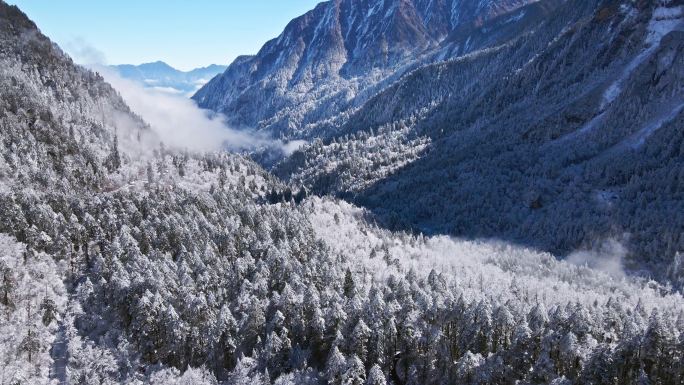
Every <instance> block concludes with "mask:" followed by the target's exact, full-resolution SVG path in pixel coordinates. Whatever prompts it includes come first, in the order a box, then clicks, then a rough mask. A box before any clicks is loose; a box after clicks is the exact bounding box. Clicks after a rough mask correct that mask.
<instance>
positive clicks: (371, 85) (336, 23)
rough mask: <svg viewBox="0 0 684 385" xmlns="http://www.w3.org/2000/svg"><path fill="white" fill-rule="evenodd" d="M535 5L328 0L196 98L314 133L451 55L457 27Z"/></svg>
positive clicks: (233, 113) (281, 129)
mask: <svg viewBox="0 0 684 385" xmlns="http://www.w3.org/2000/svg"><path fill="white" fill-rule="evenodd" d="M529 3H533V1H532V0H482V1H478V2H471V1H462V0H439V1H426V0H391V1H380V0H333V1H327V2H324V3H321V4H319V5H318V6H317V7H316V8H315V9H314V10H312V11H310V12H308V13H306V14H305V15H303V16H301V17H298V18H296V19H294V20H292V21H291V22H290V23H289V24H288V26H287V27H286V28H285V30H284V31H283V33H282V34H281V35H280V36H279V37H278V38H276V39H273V40H271V41H269V42H267V43H266V44H265V45H264V46H263V48H262V49H261V50H260V51H259V52H258V53H257V54H256V55H255V56H243V57H240V58H238V59H237V60H235V62H233V64H231V65H230V66H229V68H228V69H227V70H226V72H225V73H224V74H222V75H221V76H218V77H216V78H215V79H213V80H212V81H211V82H209V83H208V84H207V85H206V86H204V87H203V88H202V89H200V90H199V91H198V92H197V94H196V95H195V96H194V97H193V98H194V99H195V100H196V101H197V102H198V104H199V105H200V107H203V108H208V109H212V110H215V111H219V112H223V113H225V114H226V115H227V116H228V117H229V118H230V119H231V121H232V123H234V124H236V125H243V126H248V127H254V128H259V129H263V130H267V131H270V132H272V133H274V134H275V135H278V136H284V137H287V138H292V137H299V138H301V137H312V136H316V135H318V134H319V132H317V131H316V129H315V127H313V126H312V125H315V124H316V123H318V122H320V121H323V120H326V119H330V118H333V117H335V116H336V115H338V114H340V113H344V112H345V111H349V110H350V109H353V108H354V107H355V106H358V105H360V104H362V103H363V102H364V101H365V100H366V99H367V98H368V97H369V96H371V95H372V94H373V93H374V92H376V89H375V87H376V86H378V85H380V84H382V83H384V82H387V81H391V80H392V79H395V78H397V77H399V76H401V75H402V74H404V73H406V72H408V71H410V70H411V69H413V68H415V67H416V66H418V65H420V64H421V63H422V62H423V60H427V61H428V62H432V61H434V60H438V59H439V60H442V59H444V58H446V57H447V56H449V55H450V51H449V50H442V47H441V44H442V43H443V42H444V41H445V39H446V38H447V37H448V36H450V34H451V33H452V32H453V31H455V30H456V29H457V28H460V27H463V26H481V25H483V24H484V23H486V22H487V21H490V20H492V19H495V18H496V17H497V16H501V15H504V14H508V13H510V12H513V11H515V10H517V9H520V8H521V7H523V6H525V5H527V4H529ZM476 48H477V46H476V45H474V44H473V45H470V46H468V47H465V48H463V49H461V50H458V52H464V51H468V50H472V49H476ZM452 51H453V50H452ZM426 56H427V57H426Z"/></svg>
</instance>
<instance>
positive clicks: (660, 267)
mask: <svg viewBox="0 0 684 385" xmlns="http://www.w3.org/2000/svg"><path fill="white" fill-rule="evenodd" d="M542 3H544V2H540V3H539V4H540V5H541V4H542ZM541 14H543V15H544V18H543V21H542V22H541V23H540V24H539V25H538V27H537V28H535V29H534V30H533V31H527V32H523V33H522V34H521V35H519V36H518V37H517V38H515V39H512V40H510V41H508V42H507V43H505V44H501V45H497V46H494V47H491V48H488V49H484V50H480V51H477V52H473V53H471V54H466V55H463V56H461V57H458V58H457V59H454V60H450V61H446V62H443V63H437V64H433V65H428V66H425V67H422V68H419V69H417V70H415V71H413V72H412V73H410V74H408V75H406V76H404V77H403V78H402V79H401V80H399V81H397V82H396V83H395V84H393V85H391V86H390V87H388V88H387V89H385V90H384V91H382V92H380V93H379V94H378V95H376V96H375V97H373V98H371V99H370V100H369V101H368V102H367V103H365V104H364V105H363V106H362V107H360V108H359V109H358V111H356V112H355V113H354V114H352V115H351V116H350V117H349V118H348V119H347V120H345V121H344V122H343V123H342V124H341V125H340V126H339V127H338V128H337V130H339V132H341V134H340V136H337V137H335V138H334V139H333V140H324V141H322V142H314V143H312V144H311V145H309V146H308V147H305V148H304V149H303V150H302V151H301V152H300V153H296V154H294V155H293V156H292V157H291V158H290V159H288V160H286V161H285V162H283V164H281V165H280V166H279V167H278V168H277V169H276V172H277V173H278V174H279V175H282V176H284V177H289V178H291V179H292V180H293V181H296V182H297V183H303V184H305V185H306V186H307V187H310V188H312V189H314V191H318V192H321V193H329V192H333V193H338V194H340V195H342V196H344V197H348V198H350V199H353V200H355V202H358V203H361V204H363V205H365V206H367V207H370V208H373V209H374V211H376V212H377V213H378V214H380V215H381V217H383V218H384V219H385V220H386V224H388V225H390V226H391V227H394V228H412V229H416V230H419V231H423V232H427V233H448V234H456V235H462V236H467V237H473V238H480V237H482V238H503V239H507V240H513V241H515V242H519V243H522V244H525V245H531V246H535V247H539V248H543V249H546V250H551V251H553V252H555V253H558V254H567V253H569V252H571V251H573V250H576V249H580V248H591V247H593V246H594V245H596V244H598V243H601V242H603V240H605V239H608V238H614V239H618V240H620V241H621V242H623V243H624V244H625V245H627V246H628V250H629V261H628V262H629V266H630V267H631V268H633V269H640V268H642V267H647V268H648V269H649V270H650V271H651V274H655V275H656V276H658V278H660V279H667V278H670V279H673V280H675V281H679V282H680V283H681V276H682V272H681V271H675V270H678V269H681V267H675V266H674V265H673V262H672V261H673V258H674V256H675V255H676V253H677V252H680V251H682V250H683V249H684V238H683V237H682V231H681V229H682V228H684V217H683V216H682V215H681V213H683V212H684V210H683V209H684V206H682V205H683V204H684V195H683V194H684V190H683V188H684V187H683V186H684V185H683V184H682V181H683V180H684V179H682V177H683V174H682V173H681V170H682V165H683V164H684V158H682V156H683V154H684V153H683V152H682V148H683V147H682V143H684V142H682V140H683V137H682V129H681V128H682V127H683V120H682V119H684V114H682V110H683V108H682V107H683V106H684V104H683V103H684V93H683V92H682V73H684V72H682V71H683V68H684V62H683V61H682V60H684V57H682V54H681V53H682V47H683V46H682V44H684V34H683V32H681V31H680V30H681V29H682V25H683V22H684V8H683V7H682V5H681V3H680V2H677V1H668V2H655V3H654V2H640V3H636V4H632V3H628V2H620V1H597V2H586V1H567V2H564V3H562V4H560V5H557V7H555V8H550V9H545V11H544V13H541ZM668 265H671V266H672V267H671V268H670V269H669V270H668V268H667V266H668ZM668 274H669V276H668Z"/></svg>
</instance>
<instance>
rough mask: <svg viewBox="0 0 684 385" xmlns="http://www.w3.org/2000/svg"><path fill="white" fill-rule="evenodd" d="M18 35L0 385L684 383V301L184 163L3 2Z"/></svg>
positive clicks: (5, 17)
mask: <svg viewBox="0 0 684 385" xmlns="http://www.w3.org/2000/svg"><path fill="white" fill-rule="evenodd" d="M0 31H1V33H2V36H1V38H2V41H3V45H2V51H0V55H1V56H0V60H1V61H2V63H3V66H2V68H3V69H4V68H12V69H13V70H12V71H9V72H7V71H5V72H0V82H1V83H2V84H3V85H7V86H6V87H2V88H0V103H2V106H3V109H2V110H0V112H1V113H2V119H3V120H2V132H1V134H2V147H0V152H1V153H0V155H1V156H2V159H3V161H4V162H5V163H4V164H3V168H2V176H1V178H2V179H1V180H2V188H1V189H0V213H1V214H2V217H3V221H1V222H0V233H1V234H0V319H1V320H2V322H0V332H1V333H0V362H1V363H2V364H1V365H0V384H18V383H20V384H45V383H60V384H61V383H68V384H115V383H122V384H124V383H125V384H141V383H150V384H217V383H218V382H219V381H220V382H221V383H225V384H271V383H273V384H281V385H284V384H325V383H329V384H359V385H360V384H373V385H379V384H396V385H399V384H451V383H454V384H485V383H497V384H516V383H517V384H520V383H525V384H535V383H553V384H571V383H583V384H584V383H587V384H588V383H594V384H604V383H605V384H610V383H637V381H639V382H641V383H649V382H652V383H661V384H678V383H681V381H682V379H684V367H683V366H682V363H681V359H680V358H681V356H682V354H683V353H684V312H682V308H683V307H684V299H683V298H682V296H681V294H679V293H676V292H672V291H671V290H670V289H668V288H667V287H663V286H661V285H659V284H658V283H656V282H648V281H646V280H635V279H625V278H620V277H613V276H609V275H606V274H604V273H600V272H597V271H594V270H591V269H589V268H586V267H578V266H575V265H571V264H567V263H565V262H558V261H556V260H555V258H553V256H551V255H550V254H542V253H537V252H534V251H531V250H526V249H521V248H517V247H512V246H509V245H505V244H499V245H497V244H488V243H477V242H467V241H458V240H452V239H448V238H446V237H436V238H429V237H428V238H426V237H423V236H415V235H411V234H408V233H392V232H389V231H387V230H382V229H380V228H378V227H377V226H375V225H372V224H370V223H369V220H368V218H369V216H370V214H369V213H367V212H365V211H363V210H361V209H358V208H355V207H353V206H351V205H349V204H346V203H343V202H339V201H337V200H334V199H319V198H311V197H310V198H305V197H304V196H303V195H302V194H301V193H300V194H292V191H290V189H289V187H287V186H285V185H283V184H282V183H280V182H278V181H277V180H276V179H275V178H273V177H272V176H270V175H269V174H268V173H266V172H265V171H264V170H262V169H261V168H260V167H259V166H257V165H256V164H254V163H253V162H251V161H249V160H248V159H246V158H245V157H242V156H239V155H234V154H227V153H209V154H203V153H187V152H184V151H182V150H178V149H166V148H164V147H163V146H161V145H160V144H159V139H160V138H158V137H157V136H156V135H155V134H154V128H153V127H147V126H146V125H145V124H144V122H142V121H141V120H140V119H139V118H137V117H135V116H134V115H132V114H131V113H130V111H129V110H128V108H127V107H126V105H125V104H124V103H123V102H122V101H121V99H120V98H119V97H118V96H117V94H116V92H115V91H114V90H112V89H111V87H109V86H108V85H107V84H106V83H104V82H103V81H102V80H101V79H100V78H99V77H98V76H97V75H96V74H93V73H91V72H89V71H87V70H84V69H81V68H79V67H77V66H74V65H73V63H72V62H71V61H70V60H69V59H68V58H67V57H66V56H64V54H63V53H61V51H60V50H59V49H58V48H57V47H55V46H54V45H52V44H51V43H50V42H49V40H48V39H47V38H45V37H44V36H42V35H41V34H40V32H39V31H38V30H37V29H36V27H35V25H33V23H31V22H30V21H29V20H28V19H27V18H26V16H25V15H23V14H22V13H21V12H20V11H19V10H18V9H17V8H16V7H10V6H7V5H6V4H5V3H4V2H0ZM50 80H51V81H50ZM7 106H9V107H7ZM161 139H163V138H161ZM41 171H42V173H41ZM41 175H43V176H42V177H41ZM293 195H294V196H293Z"/></svg>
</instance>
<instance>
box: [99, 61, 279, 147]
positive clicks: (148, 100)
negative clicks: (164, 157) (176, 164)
mask: <svg viewBox="0 0 684 385" xmlns="http://www.w3.org/2000/svg"><path fill="white" fill-rule="evenodd" d="M93 69H94V70H97V71H98V72H99V73H100V74H101V75H102V76H103V77H104V78H105V80H106V81H107V82H108V83H110V84H111V85H112V86H113V87H114V88H115V89H116V90H117V91H119V93H120V94H121V96H122V97H123V99H124V100H125V101H126V103H127V104H128V106H129V107H130V108H131V109H132V110H133V112H135V113H136V114H138V115H140V116H141V117H142V118H143V119H144V120H145V121H146V122H147V123H149V124H150V126H151V127H152V130H153V131H154V132H155V133H157V135H158V136H159V137H160V138H162V141H163V142H164V144H165V145H167V146H170V147H175V148H178V149H188V150H191V151H214V150H221V149H231V150H248V149H254V148H260V147H276V148H281V149H282V151H283V152H285V153H287V152H288V151H287V150H286V149H285V147H287V148H289V146H284V145H283V144H282V143H281V142H279V141H273V140H271V139H269V138H266V137H264V136H262V135H257V134H254V133H251V132H249V131H244V130H235V129H231V128H230V127H229V126H228V125H227V123H226V121H225V119H224V117H223V116H221V115H216V114H212V113H210V112H209V111H206V110H202V109H200V108H199V107H197V105H196V104H195V102H194V101H192V100H190V99H187V98H185V97H184V96H183V95H179V94H176V93H173V92H169V90H166V89H164V90H160V89H155V88H145V87H143V86H142V85H140V84H138V83H136V82H133V81H131V80H127V79H123V78H122V77H121V76H119V75H118V74H117V73H115V72H114V71H112V70H110V69H108V68H105V67H102V66H95V67H94V68H93Z"/></svg>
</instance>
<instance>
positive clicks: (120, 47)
mask: <svg viewBox="0 0 684 385" xmlns="http://www.w3.org/2000/svg"><path fill="white" fill-rule="evenodd" d="M321 1H322V0H106V1H105V0H64V1H54V0H8V1H7V2H8V3H10V4H16V5H18V6H19V8H21V9H22V10H23V11H24V12H25V13H26V14H27V15H28V16H29V17H30V18H31V19H33V21H35V22H36V24H38V27H39V28H40V29H41V30H42V31H43V33H44V34H46V35H47V36H48V37H50V38H51V39H52V40H53V41H55V42H56V43H57V44H59V45H60V46H61V47H62V48H64V49H65V50H66V51H67V52H68V53H70V54H71V55H72V56H74V59H75V60H76V61H78V62H81V63H82V64H93V63H94V62H95V61H98V62H99V61H102V60H104V61H105V62H106V64H140V63H144V62H150V61H156V60H163V61H165V62H167V63H169V64H170V65H172V66H174V67H176V68H179V69H183V70H188V69H191V68H195V67H200V66H205V65H208V64H229V63H230V62H231V61H232V60H233V59H234V58H235V57H236V56H238V55H243V54H254V53H256V52H257V51H258V50H259V48H261V46H262V45H263V44H264V43H265V42H266V41H267V40H269V39H271V38H274V37H276V36H278V35H279V34H280V32H281V31H282V30H283V28H284V27H285V26H286V25H287V23H288V22H289V21H290V20H291V19H293V18H294V17H297V16H299V15H301V14H303V13H305V12H306V11H308V10H310V9H313V7H315V5H316V4H317V3H319V2H321Z"/></svg>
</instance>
